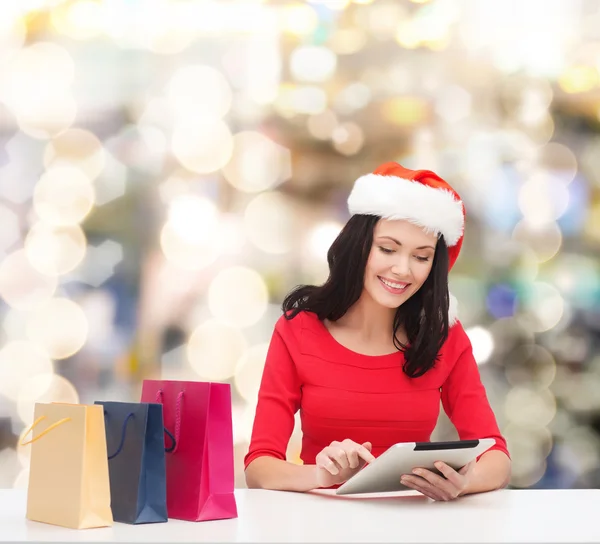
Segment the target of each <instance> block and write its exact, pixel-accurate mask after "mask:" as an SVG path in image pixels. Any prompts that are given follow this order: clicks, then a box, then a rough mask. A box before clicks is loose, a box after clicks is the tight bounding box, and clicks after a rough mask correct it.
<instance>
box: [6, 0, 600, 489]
mask: <svg viewBox="0 0 600 544" xmlns="http://www.w3.org/2000/svg"><path fill="white" fill-rule="evenodd" d="M388 160H397V161H399V162H401V163H402V164H404V165H405V166H407V167H413V168H425V169H432V170H435V171H436V172H438V173H439V174H440V175H442V176H443V177H445V178H446V179H448V181H449V182H450V183H451V184H452V185H453V186H455V187H456V188H457V190H458V191H459V192H460V193H461V195H462V196H463V199H464V201H465V204H466V208H467V212H468V221H467V230H466V240H465V246H464V250H463V253H462V255H461V258H460V259H459V261H458V263H457V265H456V267H455V269H454V270H453V272H452V275H451V276H452V277H451V289H452V291H453V292H454V294H455V295H456V296H457V298H458V299H459V302H460V316H461V319H462V322H463V325H464V326H465V328H466V329H467V332H468V334H469V336H470V338H471V341H472V343H473V347H474V352H475V356H476V358H477V361H478V363H479V364H480V370H481V374H482V377H483V380H484V383H485V385H486V387H487V390H488V394H489V398H490V401H491V403H492V406H493V408H494V410H495V412H496V414H497V418H498V420H499V423H500V425H501V429H502V431H503V433H504V434H505V436H506V437H507V439H508V441H509V447H510V450H511V453H512V456H513V478H512V481H511V486H513V487H515V488H536V487H537V488H540V487H546V488H572V487H596V486H598V485H599V484H600V436H599V433H600V394H599V393H600V389H599V386H600V355H599V354H598V345H599V341H600V336H599V331H600V275H599V273H600V262H599V259H598V254H599V253H598V252H599V248H600V2H599V1H597V0H525V1H523V0H519V1H517V0H504V1H502V2H498V1H497V0H429V1H426V0H420V1H416V0H413V1H409V0H374V1H371V0H353V1H350V0H322V1H317V0H315V1H306V2H303V1H291V0H290V1H275V0H272V1H267V0H264V1H258V0H256V1H252V0H245V1H244V0H231V1H225V0H219V1H216V0H104V1H100V0H18V1H17V0H10V1H3V2H1V3H0V224H1V227H2V228H1V229H0V256H1V257H0V297H1V302H0V338H1V340H0V487H13V486H14V487H24V486H26V485H27V477H28V451H29V450H28V448H27V447H20V446H18V441H19V437H20V435H21V434H22V433H23V431H24V430H25V428H26V427H27V425H28V424H30V423H31V421H32V417H33V405H34V403H35V402H48V401H56V400H59V401H64V402H81V403H92V402H93V401H94V400H111V399H114V400H131V401H136V400H138V399H139V394H140V390H141V380H142V379H144V378H152V377H164V378H171V379H197V380H214V381H226V382H229V383H231V384H232V391H233V396H234V406H233V424H234V436H235V451H236V478H237V485H238V486H243V485H244V479H243V467H242V458H243V455H244V454H245V452H246V450H247V447H248V441H249V436H250V431H251V425H252V418H253V415H254V408H255V403H256V395H257V390H258V384H259V380H260V375H261V370H262V365H263V364H264V357H265V353H266V349H267V346H268V342H269V340H270V337H271V333H272V329H273V325H274V323H275V321H276V320H277V318H278V317H279V315H280V304H281V301H282V299H283V297H284V296H285V294H286V292H287V291H288V290H289V289H291V288H292V287H293V286H295V285H297V284H299V283H307V282H308V283H315V282H322V281H323V280H324V279H325V277H326V275H327V266H326V260H325V255H326V251H327V248H328V247H329V244H330V243H331V241H332V240H333V239H334V238H335V236H336V234H337V233H338V232H339V230H340V228H341V227H342V225H343V224H344V222H345V221H346V220H347V218H348V214H347V210H346V207H345V199H346V196H347V194H348V192H349V190H350V188H351V186H352V183H353V181H354V180H355V179H356V178H357V177H358V176H359V175H362V174H364V173H367V172H370V171H372V170H373V169H374V168H375V167H376V166H377V165H378V164H380V163H381V162H385V161H388ZM298 431H299V429H296V431H295V433H294V437H293V439H292V441H291V443H290V448H289V456H290V459H297V458H298V449H299V432H298ZM454 436H455V434H454V430H453V428H452V427H451V425H450V424H449V422H448V420H447V419H446V418H445V416H443V415H442V416H441V417H440V421H439V425H438V427H437V428H436V431H435V433H434V439H449V438H452V437H454Z"/></svg>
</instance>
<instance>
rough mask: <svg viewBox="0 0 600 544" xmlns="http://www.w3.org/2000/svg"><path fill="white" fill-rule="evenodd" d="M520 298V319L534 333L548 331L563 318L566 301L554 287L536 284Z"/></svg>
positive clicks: (540, 283) (546, 284)
mask: <svg viewBox="0 0 600 544" xmlns="http://www.w3.org/2000/svg"><path fill="white" fill-rule="evenodd" d="M520 298H521V304H520V305H519V312H518V319H519V321H520V322H521V323H523V326H526V327H527V328H529V329H530V330H532V331H535V332H545V331H548V330H550V329H552V328H553V327H555V326H556V325H557V324H558V323H559V322H560V320H561V318H562V317H563V313H564V311H565V301H564V299H563V297H562V296H561V294H560V292H559V291H558V289H557V288H556V287H554V286H553V285H550V284H548V283H542V282H534V283H532V284H531V286H529V287H528V289H527V290H526V291H525V292H524V293H523V294H522V295H521V297H520Z"/></svg>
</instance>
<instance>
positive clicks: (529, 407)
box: [504, 386, 556, 429]
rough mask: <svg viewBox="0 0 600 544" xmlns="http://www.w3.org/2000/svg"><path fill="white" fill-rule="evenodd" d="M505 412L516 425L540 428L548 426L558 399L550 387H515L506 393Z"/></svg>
mask: <svg viewBox="0 0 600 544" xmlns="http://www.w3.org/2000/svg"><path fill="white" fill-rule="evenodd" d="M504 413H505V414H506V417H507V418H508V419H509V421H510V422H511V423H514V424H515V425H518V426H520V427H526V428H535V429H538V428H540V427H546V426H547V425H548V424H549V423H550V422H551V421H552V419H553V418H554V415H555V413H556V400H555V398H554V395H553V394H552V393H551V392H550V391H549V390H548V389H543V390H540V391H535V390H533V389H530V388H528V387H520V386H519V387H514V388H513V389H511V390H510V391H509V392H508V394H507V395H506V401H505V405H504Z"/></svg>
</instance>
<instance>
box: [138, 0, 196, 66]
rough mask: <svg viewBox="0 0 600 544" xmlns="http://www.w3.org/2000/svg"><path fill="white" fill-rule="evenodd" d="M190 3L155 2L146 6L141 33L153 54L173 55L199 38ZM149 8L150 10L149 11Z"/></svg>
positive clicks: (146, 45)
mask: <svg viewBox="0 0 600 544" xmlns="http://www.w3.org/2000/svg"><path fill="white" fill-rule="evenodd" d="M189 4H190V3H189V2H168V3H167V2H164V1H159V2H156V1H155V2H153V3H152V4H150V5H146V6H145V8H146V9H145V10H144V14H143V24H142V25H141V28H140V30H141V33H142V34H143V35H144V37H145V39H144V44H145V47H147V48H148V49H149V50H150V51H152V52H153V53H159V54H163V55H173V54H175V53H180V52H181V51H183V50H184V49H186V48H187V47H189V46H190V45H191V44H192V43H193V42H194V39H195V38H196V36H197V29H196V28H195V25H194V22H193V21H191V20H190V13H189V9H188V8H189ZM148 8H149V9H148Z"/></svg>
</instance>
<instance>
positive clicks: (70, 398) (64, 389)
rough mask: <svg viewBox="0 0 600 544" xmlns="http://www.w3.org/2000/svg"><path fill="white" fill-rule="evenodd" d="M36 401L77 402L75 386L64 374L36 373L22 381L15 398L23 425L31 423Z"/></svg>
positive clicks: (77, 396) (77, 395)
mask: <svg viewBox="0 0 600 544" xmlns="http://www.w3.org/2000/svg"><path fill="white" fill-rule="evenodd" d="M36 402H40V403H48V402H63V403H66V404H79V394H78V393H77V390H76V389H75V386H74V385H73V384H72V383H71V382H70V381H69V380H67V378H65V377H64V376H60V375H59V374H38V375H37V376H33V377H31V378H30V379H28V380H27V381H25V382H24V383H23V387H22V388H21V392H20V394H19V397H18V399H17V413H18V414H19V417H20V418H21V421H22V422H23V423H24V424H25V425H31V424H32V423H33V410H34V408H35V404H36ZM24 449H27V448H26V447H25V448H24Z"/></svg>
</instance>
